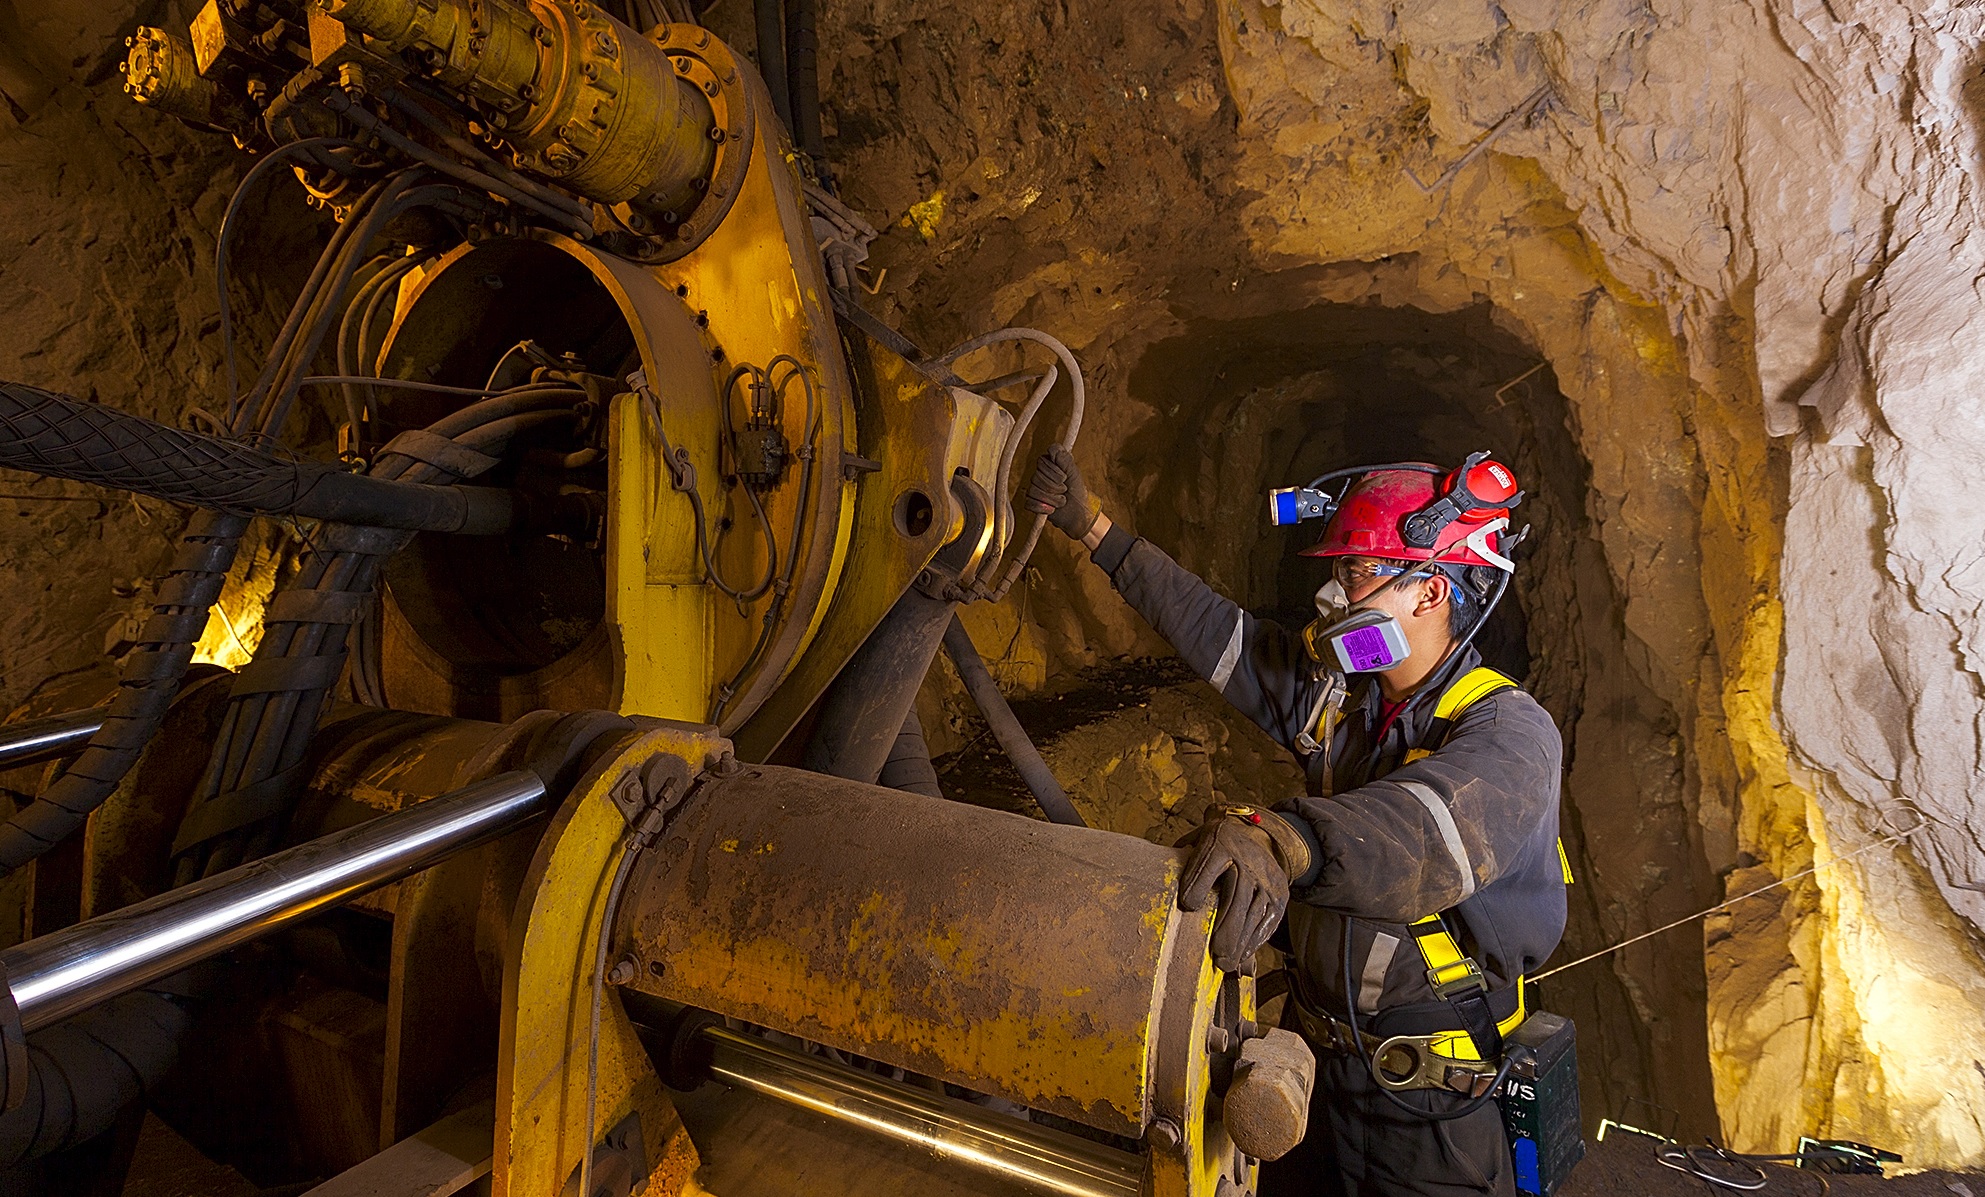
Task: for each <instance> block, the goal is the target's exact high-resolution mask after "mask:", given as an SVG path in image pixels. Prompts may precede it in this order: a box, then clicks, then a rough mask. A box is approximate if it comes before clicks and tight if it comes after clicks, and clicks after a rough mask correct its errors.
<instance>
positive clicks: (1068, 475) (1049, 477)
mask: <svg viewBox="0 0 1985 1197" xmlns="http://www.w3.org/2000/svg"><path fill="white" fill-rule="evenodd" d="M1027 510H1029V511H1039V512H1042V513H1045V514H1046V515H1047V517H1048V522H1049V523H1051V524H1053V525H1054V526H1055V527H1057V528H1059V529H1061V530H1062V532H1063V533H1064V534H1065V535H1066V536H1067V537H1068V538H1069V539H1070V540H1081V539H1082V538H1083V537H1085V536H1087V535H1089V529H1090V528H1092V527H1094V526H1095V524H1096V517H1097V516H1099V515H1102V514H1103V505H1102V504H1101V503H1098V502H1097V501H1096V496H1094V495H1092V494H1090V493H1089V488H1088V487H1086V486H1084V485H1083V484H1082V471H1081V470H1078V469H1076V468H1075V455H1074V454H1072V453H1070V452H1069V451H1068V450H1067V449H1065V448H1063V447H1062V446H1060V445H1050V446H1048V451H1047V452H1046V453H1043V454H1041V460H1040V461H1038V462H1036V463H1035V464H1034V480H1033V481H1032V482H1030V483H1028V484H1027Z"/></svg>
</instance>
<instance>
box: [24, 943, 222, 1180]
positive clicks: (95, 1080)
mask: <svg viewBox="0 0 1985 1197" xmlns="http://www.w3.org/2000/svg"><path fill="white" fill-rule="evenodd" d="M175 980H176V979H175ZM191 1006H192V999H191V998H190V997H189V996H188V995H187V994H185V993H184V992H182V991H181V989H180V987H179V986H177V985H175V984H174V981H173V980H168V981H163V982H159V983H157V984H156V985H155V986H153V987H152V988H149V989H140V990H137V991H135V992H132V993H127V994H124V995H122V996H120V997H115V998H112V999H111V1000H110V1001H108V1002H105V1003H104V1004H103V1005H101V1006H98V1007H96V1008H94V1009H91V1010H86V1011H84V1012H83V1013H81V1014H78V1015H77V1016H76V1017H74V1018H72V1019H69V1020H68V1021H67V1022H61V1023H57V1024H55V1025H54V1026H51V1027H48V1028H47V1029H45V1030H41V1031H36V1032H34V1033H32V1034H30V1035H29V1036H28V1037H27V1040H26V1043H25V1044H24V1045H23V1046H22V1047H19V1048H16V1049H15V1052H14V1053H10V1054H12V1055H13V1057H14V1059H16V1060H18V1061H20V1062H21V1063H22V1065H23V1071H24V1073H25V1075H23V1076H20V1077H18V1078H10V1079H11V1080H13V1090H14V1096H15V1097H17V1098H18V1100H19V1102H20V1104H19V1105H16V1106H13V1107H12V1108H10V1109H7V1110H6V1111H5V1112H4V1113H0V1168H10V1167H13V1166H14V1165H16V1164H21V1163H25V1162H26V1161H28V1160H33V1159H38V1158H40V1157H41V1156H45V1155H49V1154H51V1153H53V1152H57V1151H63V1150H66V1149H68V1148H71V1147H75V1146H78V1145H79V1144H83V1143H87V1142H89V1141H90V1140H91V1139H94V1138H96V1137H97V1136H98V1135H100V1134H102V1133H103V1132H105V1131H107V1130H109V1129H110V1128H111V1125H112V1124H113V1123H115V1122H116V1121H117V1115H118V1113H119V1112H120V1111H122V1110H123V1109H125V1108H126V1107H127V1106H129V1105H130V1104H131V1103H132V1102H133V1101H136V1100H138V1099H139V1098H142V1097H144V1096H146V1095H148V1094H149V1093H151V1092H152V1091H153V1090H154V1089H156V1088H157V1087H158V1085H159V1083H160V1082H161V1081H163V1080H164V1079H165V1076H166V1074H167V1073H169V1072H171V1071H172V1066H173V1065H174V1064H175V1063H176V1062H177V1061H178V1059H179V1048H180V1044H181V1043H182V1042H184V1041H185V1038H186V1031H187V1029H188V1028H189V1027H190V1026H191V1025H192V1022H193V1011H192V1009H191Z"/></svg>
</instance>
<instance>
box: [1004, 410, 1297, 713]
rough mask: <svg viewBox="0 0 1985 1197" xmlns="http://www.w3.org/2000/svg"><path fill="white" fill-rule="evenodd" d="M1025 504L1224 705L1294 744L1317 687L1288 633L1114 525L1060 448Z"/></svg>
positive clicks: (1046, 457) (1041, 468) (1045, 459)
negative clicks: (1084, 555) (1095, 568)
mask: <svg viewBox="0 0 1985 1197" xmlns="http://www.w3.org/2000/svg"><path fill="white" fill-rule="evenodd" d="M1027 504H1028V506H1029V507H1030V508H1032V509H1033V510H1035V511H1040V512H1046V513H1047V514H1048V519H1049V521H1050V522H1052V523H1053V524H1054V525H1055V527H1057V528H1059V529H1061V531H1063V532H1065V533H1067V534H1068V536H1070V537H1071V538H1073V539H1075V540H1079V541H1082V542H1083V543H1084V544H1085V545H1087V546H1088V547H1089V549H1090V554H1089V557H1090V560H1092V561H1094V562H1095V563H1096V564H1097V565H1099V566H1101V567H1102V568H1103V571H1104V572H1105V573H1107V574H1109V575H1110V582H1111V584H1112V585H1114V586H1115V587H1116V589H1117V593H1119V594H1121V595H1123V597H1124V599H1125V601H1126V602H1128V603H1129V604H1130V606H1131V608H1132V609H1133V610H1135V611H1136V612H1137V613H1138V614H1139V615H1141V616H1143V617H1144V619H1145V622H1147V623H1149V624H1150V625H1151V626H1152V628H1153V629H1154V630H1156V631H1157V633H1158V634H1159V635H1160V636H1163V637H1164V638H1165V640H1166V642H1167V643H1169V644H1170V645H1171V646H1172V648H1173V649H1175V650H1176V651H1177V652H1178V654H1179V656H1180V657H1182V658H1184V659H1185V661H1186V663H1187V664H1188V665H1191V666H1192V667H1193V669H1194V670H1196V671H1197V672H1198V673H1199V676H1201V677H1203V678H1205V679H1206V680H1207V681H1208V682H1209V683H1211V684H1212V686H1213V688H1214V689H1215V690H1218V691H1219V692H1220V693H1221V694H1222V695H1223V696H1224V697H1225V698H1226V699H1227V701H1228V702H1231V703H1233V704H1234V707H1235V708H1236V709H1237V710H1239V711H1240V712H1241V713H1242V714H1244V715H1246V716H1248V717H1249V718H1250V719H1253V720H1254V721H1255V722H1256V723H1258V724H1260V725H1261V727H1262V729H1263V730H1264V731H1266V732H1267V733H1268V734H1269V735H1271V736H1273V737H1275V739H1276V740H1278V741H1280V742H1281V743H1283V744H1290V743H1293V742H1294V740H1295V738H1296V735H1297V733H1298V732H1300V731H1302V722H1303V718H1304V716H1305V715H1306V714H1307V713H1308V711H1307V708H1306V704H1305V700H1306V698H1307V697H1308V696H1309V695H1310V694H1311V693H1312V692H1313V689H1314V687H1315V682H1314V681H1313V678H1312V671H1311V669H1310V666H1309V664H1308V658H1307V656H1306V655H1305V654H1304V652H1303V649H1302V645H1301V644H1300V643H1299V642H1298V641H1297V639H1296V638H1295V637H1294V636H1292V635H1291V634H1290V633H1289V631H1288V630H1287V629H1286V628H1283V627H1282V626H1281V625H1280V624H1277V623H1275V622H1273V621H1272V620H1266V619H1256V618H1255V617H1254V616H1252V615H1249V614H1248V613H1247V612H1246V611H1243V610H1242V609H1241V608H1240V605H1239V604H1237V603H1235V602H1234V601H1232V600H1231V599H1228V598H1225V597H1224V596H1222V595H1220V594H1218V593H1216V592H1215V591H1214V590H1213V588H1212V587H1211V586H1208V585H1207V584H1206V583H1205V582H1203V581H1201V580H1200V578H1199V576H1198V575H1196V574H1194V573H1192V572H1191V571H1190V570H1188V569H1186V568H1185V567H1184V566H1182V565H1180V564H1179V563H1178V562H1176V561H1174V560H1172V558H1171V557H1170V556H1169V555H1168V554H1167V553H1166V552H1165V551H1164V550H1163V549H1160V548H1159V547H1158V546H1157V545H1154V544H1152V543H1151V542H1150V541H1148V540H1144V539H1142V538H1140V537H1137V536H1133V535H1131V533H1130V532H1128V531H1127V530H1125V529H1124V528H1122V527H1120V526H1118V525H1115V524H1113V523H1111V522H1110V520H1109V517H1108V516H1106V515H1104V514H1103V512H1102V507H1101V505H1100V504H1099V503H1097V502H1096V500H1095V498H1094V497H1093V496H1092V495H1091V494H1090V493H1089V490H1088V488H1087V487H1086V486H1084V485H1083V482H1082V475H1081V473H1080V471H1078V470H1077V469H1076V467H1075V461H1074V458H1072V457H1070V456H1069V454H1068V451H1067V450H1066V449H1063V448H1061V447H1060V446H1058V445H1057V446H1055V447H1054V448H1052V449H1050V450H1049V451H1048V452H1046V453H1044V454H1042V455H1041V461H1040V464H1039V465H1038V466H1037V467H1036V469H1035V471H1034V480H1033V482H1032V484H1031V485H1030V486H1029V487H1028V490H1027Z"/></svg>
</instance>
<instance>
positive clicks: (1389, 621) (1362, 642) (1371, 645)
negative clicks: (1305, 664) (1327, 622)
mask: <svg viewBox="0 0 1985 1197" xmlns="http://www.w3.org/2000/svg"><path fill="white" fill-rule="evenodd" d="M1347 625H1349V626H1347ZM1325 639H1326V640H1327V641H1328V642H1329V644H1330V650H1331V653H1332V655H1334V656H1335V657H1336V658H1337V665H1338V667H1339V668H1341V669H1342V670H1343V671H1344V672H1346V673H1377V672H1380V671H1383V670H1387V669H1390V668H1392V667H1393V666H1394V665H1397V664H1399V663H1400V662H1401V661H1404V660H1405V659H1406V657H1407V654H1408V653H1410V652H1411V651H1412V649H1411V647H1410V646H1409V645H1408V644H1407V643H1406V633H1405V630H1404V629H1402V628H1401V627H1400V626H1399V621H1398V620H1396V619H1394V618H1393V617H1392V616H1390V615H1387V614H1385V613H1384V612H1381V611H1365V612H1360V613H1359V614H1357V615H1354V616H1352V617H1351V618H1350V619H1347V620H1345V621H1344V623H1343V624H1339V625H1338V626H1337V627H1336V628H1332V629H1330V630H1329V631H1328V632H1326V633H1325Z"/></svg>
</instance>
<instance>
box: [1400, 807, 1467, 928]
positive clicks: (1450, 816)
mask: <svg viewBox="0 0 1985 1197" xmlns="http://www.w3.org/2000/svg"><path fill="white" fill-rule="evenodd" d="M1398 785H1399V788H1400V789H1402V790H1405V791H1406V792H1407V793H1409V794H1411V795H1413V797H1415V798H1417V799H1419V801H1420V805H1421V806H1424V807H1426V808H1427V814H1429V815H1431V816H1432V817H1433V820H1434V825H1435V826H1437V827H1439V828H1440V833H1441V839H1443V840H1445V841H1447V851H1448V855H1450V856H1452V857H1454V863H1455V867H1457V868H1459V869H1460V870H1461V897H1462V898H1466V897H1467V896H1468V895H1470V894H1472V893H1474V892H1475V866H1474V865H1473V864H1472V863H1470V862H1469V859H1468V848H1467V846H1466V845H1464V844H1463V843H1462V842H1461V828H1459V827H1456V826H1455V825H1454V812H1453V811H1451V810H1449V809H1447V803H1445V802H1442V801H1441V796H1440V795H1439V794H1436V793H1434V792H1433V790H1432V789H1430V788H1429V787H1427V786H1425V785H1423V784H1421V783H1420V782H1417V781H1402V782H1399V783H1398ZM1458 900H1459V899H1457V901H1458Z"/></svg>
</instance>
